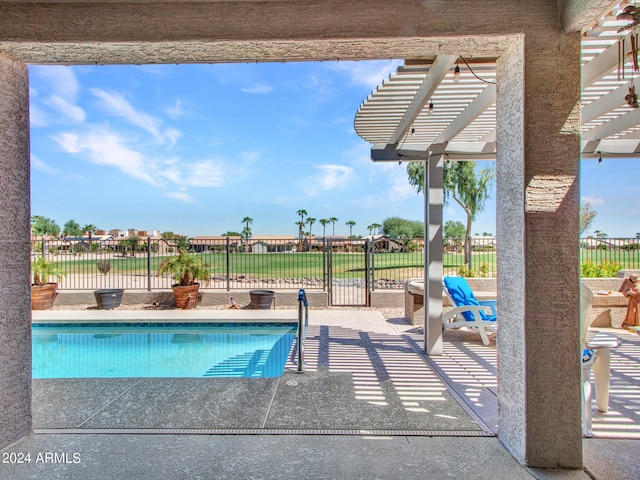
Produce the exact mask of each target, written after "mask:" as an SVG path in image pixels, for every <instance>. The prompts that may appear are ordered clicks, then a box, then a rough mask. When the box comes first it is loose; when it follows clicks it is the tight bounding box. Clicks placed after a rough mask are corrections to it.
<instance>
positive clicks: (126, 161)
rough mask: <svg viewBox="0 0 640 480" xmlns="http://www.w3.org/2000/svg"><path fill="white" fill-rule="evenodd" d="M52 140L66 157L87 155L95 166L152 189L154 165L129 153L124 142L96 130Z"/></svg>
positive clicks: (66, 134)
mask: <svg viewBox="0 0 640 480" xmlns="http://www.w3.org/2000/svg"><path fill="white" fill-rule="evenodd" d="M54 140H55V141H56V142H57V143H58V145H60V147H62V149H63V150H65V151H66V152H68V153H74V154H77V153H86V154H87V158H89V160H90V161H91V163H94V164H96V165H106V166H110V167H115V168H117V169H119V170H121V171H122V172H124V173H126V174H127V175H130V176H132V177H134V178H137V179H139V180H143V181H145V182H147V183H150V184H152V185H157V184H158V181H157V180H156V178H155V177H154V173H155V171H156V168H155V166H154V165H153V162H149V161H147V160H146V159H145V158H144V156H143V155H142V154H141V153H140V152H137V151H135V150H132V149H130V148H129V147H128V146H127V145H126V142H125V141H124V139H122V138H120V137H119V136H118V135H117V134H115V133H113V132H111V131H109V130H108V129H104V128H95V129H92V130H90V131H89V132H87V133H85V134H82V135H80V134H77V133H70V132H67V133H62V134H61V135H60V136H58V137H54Z"/></svg>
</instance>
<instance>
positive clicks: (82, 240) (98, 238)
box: [57, 235, 113, 251]
mask: <svg viewBox="0 0 640 480" xmlns="http://www.w3.org/2000/svg"><path fill="white" fill-rule="evenodd" d="M112 240H113V236H112V235H92V236H91V242H89V236H88V235H86V236H81V237H65V238H64V239H63V240H62V241H61V242H60V243H59V244H58V245H57V246H58V250H62V251H64V250H68V251H70V250H77V249H85V250H89V244H90V243H91V246H92V248H93V249H96V248H98V249H100V250H104V249H105V248H107V247H108V246H109V244H110V242H111V241H112ZM95 245H98V247H96V246H95Z"/></svg>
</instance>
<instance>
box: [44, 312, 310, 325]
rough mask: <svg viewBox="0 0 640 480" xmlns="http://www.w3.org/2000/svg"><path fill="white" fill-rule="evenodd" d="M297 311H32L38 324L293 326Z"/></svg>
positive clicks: (296, 318) (296, 319)
mask: <svg viewBox="0 0 640 480" xmlns="http://www.w3.org/2000/svg"><path fill="white" fill-rule="evenodd" d="M297 321H298V311H297V310H148V311H145V310H34V311H32V312H31V322H32V323H34V324H38V323H66V324H72V323H104V322H109V323H296V322H297Z"/></svg>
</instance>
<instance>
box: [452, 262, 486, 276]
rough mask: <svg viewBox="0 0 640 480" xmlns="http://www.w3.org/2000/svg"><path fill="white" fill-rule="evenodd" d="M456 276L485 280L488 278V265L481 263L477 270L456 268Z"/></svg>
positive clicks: (462, 267) (464, 267)
mask: <svg viewBox="0 0 640 480" xmlns="http://www.w3.org/2000/svg"><path fill="white" fill-rule="evenodd" d="M458 276H459V277H466V278H473V277H481V278H487V277H488V276H489V264H488V263H487V262H482V264H481V265H480V268H478V270H473V269H470V268H469V267H467V266H466V265H462V266H460V267H458Z"/></svg>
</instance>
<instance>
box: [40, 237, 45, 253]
mask: <svg viewBox="0 0 640 480" xmlns="http://www.w3.org/2000/svg"><path fill="white" fill-rule="evenodd" d="M40 245H41V247H40V254H41V255H42V256H43V257H44V235H43V236H42V238H41V239H40Z"/></svg>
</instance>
